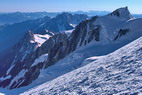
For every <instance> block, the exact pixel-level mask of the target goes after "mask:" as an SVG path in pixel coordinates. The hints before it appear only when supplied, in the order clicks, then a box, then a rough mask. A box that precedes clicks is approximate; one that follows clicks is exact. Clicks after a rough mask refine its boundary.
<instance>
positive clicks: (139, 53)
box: [21, 37, 142, 95]
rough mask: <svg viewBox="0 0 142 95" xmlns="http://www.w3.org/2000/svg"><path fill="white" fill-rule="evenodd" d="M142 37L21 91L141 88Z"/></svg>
mask: <svg viewBox="0 0 142 95" xmlns="http://www.w3.org/2000/svg"><path fill="white" fill-rule="evenodd" d="M141 43H142V37H141V38H139V39H137V40H135V41H134V42H132V43H130V44H128V45H126V46H124V47H123V48H121V49H119V50H117V51H115V52H113V53H111V54H109V55H106V56H103V57H101V58H99V59H98V60H96V61H94V62H92V63H90V64H88V65H86V66H84V67H81V68H79V69H77V70H74V71H72V72H70V73H68V74H65V75H63V76H61V77H58V78H56V79H55V80H53V81H50V82H47V83H45V84H42V85H40V86H38V87H36V88H33V89H31V90H29V91H27V92H25V93H23V94H21V95H86V94H87V95H94V94H95V95H107V94H124V93H125V94H128V95H129V94H134V95H135V94H136V95H137V94H138V93H141V92H142V44H141Z"/></svg>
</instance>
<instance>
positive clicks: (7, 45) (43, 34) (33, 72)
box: [0, 7, 142, 95]
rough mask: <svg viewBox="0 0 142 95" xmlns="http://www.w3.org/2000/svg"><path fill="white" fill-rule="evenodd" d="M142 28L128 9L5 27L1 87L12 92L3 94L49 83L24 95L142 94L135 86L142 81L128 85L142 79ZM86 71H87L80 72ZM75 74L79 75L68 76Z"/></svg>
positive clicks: (15, 93) (67, 15) (1, 35)
mask: <svg viewBox="0 0 142 95" xmlns="http://www.w3.org/2000/svg"><path fill="white" fill-rule="evenodd" d="M80 13H81V12H80ZM141 25H142V18H135V17H134V16H133V15H132V14H131V13H130V12H129V10H128V8H127V7H123V8H119V9H117V10H115V11H113V12H111V13H108V14H106V15H104V16H93V17H88V16H87V15H86V14H71V13H66V12H64V13H61V14H58V15H57V16H55V17H52V18H51V17H48V16H46V17H44V18H38V19H36V20H27V21H23V22H19V23H15V24H12V25H8V26H7V25H6V26H3V27H1V28H0V30H1V31H0V45H1V47H0V70H1V71H0V87H2V88H6V89H10V90H6V91H5V90H3V89H2V90H1V89H0V92H1V91H5V93H8V94H9V95H11V94H12V95H18V94H19V93H22V92H23V91H26V90H29V88H33V87H35V86H38V85H39V84H42V83H45V82H48V83H46V84H45V85H44V86H39V87H38V88H35V90H36V91H38V92H36V91H35V90H31V91H29V92H25V93H24V94H25V95H26V94H27V95H28V94H37V95H38V94H43V95H44V94H46V93H48V94H49V95H50V94H57V95H64V94H69V95H70V94H75V95H76V94H77V95H78V94H89V93H91V92H92V93H91V94H93V93H95V91H96V93H97V94H98V95H101V94H102V95H103V94H104V95H107V94H117V93H118V91H123V88H124V87H125V86H126V85H127V86H126V87H127V88H128V89H127V88H126V89H125V88H124V90H125V91H127V90H129V91H132V90H135V89H137V90H138V91H139V88H140V87H141V86H138V87H139V88H137V87H136V85H135V84H136V83H139V82H141V80H142V79H140V78H139V80H136V81H133V79H131V78H129V80H127V77H125V76H129V75H131V74H132V76H133V75H134V74H136V75H135V76H136V77H137V76H138V75H137V74H141V67H139V66H141V65H140V64H141V50H142V49H141V44H140V43H141V38H140V39H138V38H139V37H141V36H142V27H141ZM67 31H70V34H68V33H67ZM136 39H138V40H136ZM134 40H136V41H135V42H134V43H132V44H129V43H130V42H132V41H134ZM127 44H129V45H128V46H126V47H124V46H125V45H127ZM122 47H124V48H122ZM131 47H132V48H131ZM120 48H122V49H120ZM127 49H128V50H127ZM114 51H116V52H114ZM125 54H126V55H125ZM135 57H136V58H135ZM135 59H136V60H135ZM128 60H129V61H128ZM91 62H93V63H91ZM113 62H115V64H114V63H113ZM125 62H126V64H125ZM90 63H91V65H87V64H90ZM85 65H86V66H85ZM82 66H85V67H84V68H81V69H78V70H75V69H77V68H80V67H82ZM135 66H136V67H139V68H138V69H137V68H136V67H135ZM119 67H121V68H119ZM133 67H135V68H133ZM136 69H137V70H136ZM74 70H75V71H74ZM70 71H73V72H72V73H69V74H66V73H68V72H70ZM82 72H83V73H82ZM123 72H126V73H123ZM138 72H139V73H138ZM119 73H120V74H119ZM64 74H65V75H64ZM88 74H90V75H88ZM122 74H123V75H122ZM62 75H64V76H62ZM68 76H69V77H68ZM109 76H111V77H109ZM57 77H59V78H57ZM55 78H57V79H55ZM53 79H55V80H54V81H50V80H53ZM64 79H66V80H64ZM102 79H104V80H102ZM115 80H119V83H116V82H117V81H115ZM125 80H127V81H128V84H127V83H126V85H125ZM112 81H113V82H112ZM121 81H123V82H121ZM60 82H61V83H60ZM110 82H111V83H110ZM112 83H113V84H112ZM129 83H130V84H129ZM50 84H51V85H52V86H50ZM123 84H124V85H123ZM46 85H47V86H48V87H46ZM133 85H134V86H133ZM119 86H121V88H119ZM132 86H133V87H132ZM68 87H69V88H68ZM84 87H85V88H84ZM114 87H115V88H119V89H115V88H114ZM107 88H109V91H108V90H106V89H107ZM90 89H91V90H90ZM94 89H95V90H94ZM102 89H103V90H102ZM72 91H73V92H72ZM87 91H91V92H87ZM104 91H105V92H104ZM135 91H136V90H135Z"/></svg>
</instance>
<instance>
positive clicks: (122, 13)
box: [109, 7, 134, 20]
mask: <svg viewBox="0 0 142 95" xmlns="http://www.w3.org/2000/svg"><path fill="white" fill-rule="evenodd" d="M109 15H110V16H116V17H118V18H120V19H123V20H129V19H133V18H134V17H133V16H132V15H131V13H130V12H129V10H128V7H123V8H119V9H117V10H115V11H113V12H112V13H110V14H109Z"/></svg>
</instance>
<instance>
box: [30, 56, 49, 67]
mask: <svg viewBox="0 0 142 95" xmlns="http://www.w3.org/2000/svg"><path fill="white" fill-rule="evenodd" d="M46 59H48V54H43V55H41V56H40V57H39V58H37V59H36V60H35V62H34V63H33V64H32V66H35V65H37V64H38V63H41V62H44V61H45V60H46Z"/></svg>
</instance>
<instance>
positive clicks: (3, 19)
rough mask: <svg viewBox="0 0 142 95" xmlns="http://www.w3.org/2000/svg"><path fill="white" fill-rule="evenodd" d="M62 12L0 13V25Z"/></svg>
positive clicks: (94, 13)
mask: <svg viewBox="0 0 142 95" xmlns="http://www.w3.org/2000/svg"><path fill="white" fill-rule="evenodd" d="M69 13H71V14H86V15H88V16H89V17H92V16H96V15H97V16H103V15H106V14H108V13H110V12H109V11H88V12H85V11H76V12H69ZM58 14H61V12H33V13H23V12H15V13H0V25H4V24H13V23H18V22H22V21H26V20H34V19H37V18H43V17H45V16H49V17H55V16H57V15H58ZM133 15H134V16H135V17H136V18H140V17H142V14H133Z"/></svg>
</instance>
